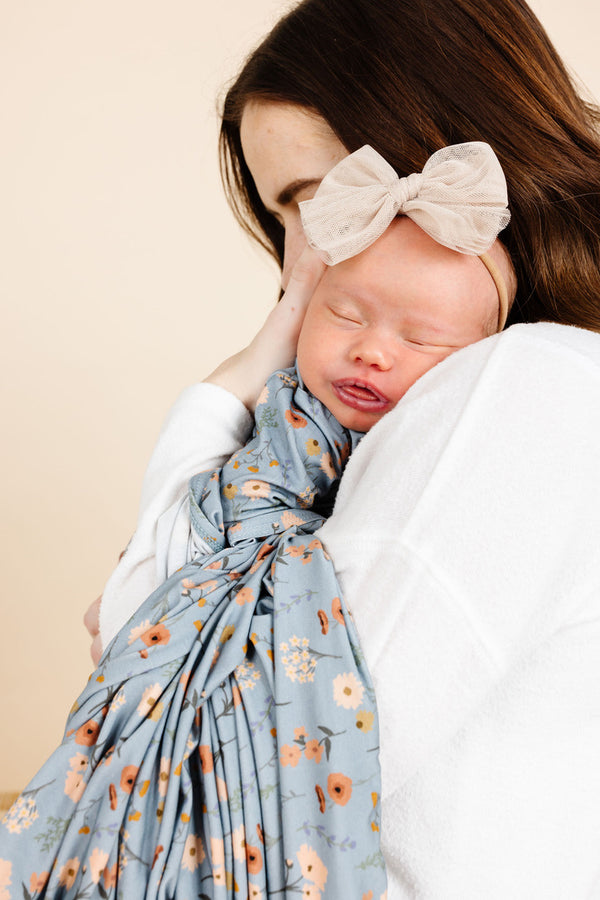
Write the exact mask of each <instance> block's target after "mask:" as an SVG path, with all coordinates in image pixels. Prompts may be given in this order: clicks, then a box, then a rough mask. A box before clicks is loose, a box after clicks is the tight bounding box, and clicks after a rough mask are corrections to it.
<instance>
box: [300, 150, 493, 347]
mask: <svg viewBox="0 0 600 900" xmlns="http://www.w3.org/2000/svg"><path fill="white" fill-rule="evenodd" d="M507 205H508V195H507V189H506V179H505V177H504V172H503V171H502V167H501V165H500V163H499V161H498V158H497V156H496V154H495V153H494V151H493V150H492V148H491V147H490V146H489V144H485V143H483V142H481V141H472V142H469V143H465V144H453V145H452V146H449V147H444V148H442V149H441V150H438V151H437V152H436V153H434V154H433V156H431V157H430V158H429V159H428V160H427V162H426V163H425V166H424V168H423V171H422V172H421V173H413V174H412V175H408V176H407V177H405V178H400V177H399V176H398V175H397V173H396V171H395V170H394V169H393V168H392V167H391V166H390V165H389V163H387V162H386V160H385V159H384V158H383V157H382V156H381V155H380V154H379V153H378V152H377V151H376V150H374V149H373V147H370V146H369V145H368V144H367V145H365V146H364V147H361V148H360V150H356V151H355V152H354V153H351V154H350V155H349V156H346V157H344V159H342V160H341V162H339V163H338V164H337V165H336V166H334V168H333V169H331V171H329V172H328V173H327V175H326V176H325V178H324V179H323V181H322V182H321V184H320V185H319V188H318V190H317V192H316V194H315V196H314V197H313V199H312V200H305V201H303V202H302V203H300V214H301V217H302V224H303V227H304V232H305V234H306V237H307V240H308V243H309V244H310V246H311V247H314V248H315V249H316V250H317V251H318V253H319V255H320V256H321V258H322V259H323V261H324V262H326V263H327V264H328V265H335V264H336V263H339V262H342V261H343V260H345V259H349V258H350V257H351V256H355V255H356V254H357V253H360V252H361V251H362V250H365V249H366V248H367V247H369V246H370V245H371V244H372V243H373V242H374V241H376V240H377V238H378V237H380V236H381V235H382V234H383V232H384V231H385V230H386V228H387V227H388V226H389V225H390V223H391V222H392V220H393V219H394V217H395V216H397V215H398V214H402V215H405V216H409V218H411V219H412V220H413V221H414V222H415V223H416V224H417V225H418V226H419V227H420V228H422V229H423V231H426V232H427V234H429V235H430V237H432V238H433V239H434V240H435V241H437V242H438V243H439V244H443V245H444V246H445V247H449V248H450V249H451V250H456V251H458V252H459V253H466V254H470V255H473V256H479V257H480V258H481V260H482V262H483V263H484V265H485V266H486V267H487V268H488V270H489V272H490V274H491V276H492V278H493V279H494V282H495V283H496V287H497V290H498V296H499V298H500V316H499V330H501V329H502V328H503V327H504V323H505V322H506V316H507V314H508V294H507V290H506V284H505V282H504V279H503V277H502V275H501V273H500V271H499V269H498V267H497V266H496V264H495V263H494V262H493V260H492V259H490V257H489V256H487V255H486V252H485V251H486V250H489V248H490V247H491V246H492V244H493V243H494V241H495V240H496V238H497V236H498V234H499V233H500V232H501V231H502V229H503V228H506V226H507V225H508V223H509V221H510V213H509V211H508V209H507Z"/></svg>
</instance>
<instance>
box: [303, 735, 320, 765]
mask: <svg viewBox="0 0 600 900" xmlns="http://www.w3.org/2000/svg"><path fill="white" fill-rule="evenodd" d="M304 755H305V757H306V758H307V759H314V761H315V762H316V763H320V762H321V757H322V756H323V747H322V746H321V745H320V744H319V742H318V740H317V739H316V738H313V740H312V741H307V742H306V746H305V748H304Z"/></svg>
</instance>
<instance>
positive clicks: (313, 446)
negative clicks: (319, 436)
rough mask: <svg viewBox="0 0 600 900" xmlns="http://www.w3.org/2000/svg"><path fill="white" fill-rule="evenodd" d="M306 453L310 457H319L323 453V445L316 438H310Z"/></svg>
mask: <svg viewBox="0 0 600 900" xmlns="http://www.w3.org/2000/svg"><path fill="white" fill-rule="evenodd" d="M306 452H307V453H308V455H309V456H318V455H319V453H320V452H321V445H320V444H319V442H318V441H317V440H316V438H309V439H308V440H307V442H306Z"/></svg>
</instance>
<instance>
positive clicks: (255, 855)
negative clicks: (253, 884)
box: [246, 844, 263, 875]
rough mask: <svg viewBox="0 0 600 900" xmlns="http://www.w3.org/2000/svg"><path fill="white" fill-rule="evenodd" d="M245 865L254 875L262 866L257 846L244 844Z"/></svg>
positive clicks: (260, 854)
mask: <svg viewBox="0 0 600 900" xmlns="http://www.w3.org/2000/svg"><path fill="white" fill-rule="evenodd" d="M246 865H247V866H248V871H249V872H250V874H251V875H256V874H258V872H260V871H261V869H262V867H263V858H262V853H261V852H260V850H259V849H258V847H252V846H251V845H250V844H246Z"/></svg>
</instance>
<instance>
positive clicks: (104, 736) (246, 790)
mask: <svg viewBox="0 0 600 900" xmlns="http://www.w3.org/2000/svg"><path fill="white" fill-rule="evenodd" d="M255 421H256V424H255V430H254V433H253V437H252V439H251V441H250V442H249V443H248V444H247V445H246V446H244V447H243V448H242V449H241V450H239V451H238V452H237V453H235V454H234V456H233V457H232V458H231V459H230V460H229V461H228V462H227V463H226V464H225V465H224V466H223V467H222V468H221V469H218V470H216V471H213V472H208V473H203V474H200V475H197V476H195V478H193V479H192V481H191V483H190V505H191V519H192V526H193V529H194V532H195V533H196V534H197V536H198V537H199V538H200V539H201V540H202V541H203V543H204V545H205V546H206V545H208V546H209V547H210V548H211V549H212V551H213V552H212V553H209V554H206V555H199V556H198V557H197V558H195V559H194V560H193V561H192V562H190V563H188V564H186V565H185V566H184V567H183V568H181V569H180V570H179V571H178V572H176V573H175V574H174V575H173V576H171V577H170V578H169V579H168V580H167V581H166V582H165V583H164V584H163V585H162V586H161V587H160V588H158V589H157V590H156V591H155V592H154V593H153V594H152V595H151V596H150V597H149V598H148V599H147V600H146V601H145V602H144V603H143V604H142V606H141V607H140V609H139V610H138V611H137V612H136V613H135V614H134V616H133V617H132V618H131V619H130V621H129V622H128V624H127V625H126V626H125V627H124V628H123V629H122V630H121V632H120V633H119V634H118V635H117V637H116V638H115V639H114V640H113V642H112V643H111V644H110V646H109V647H108V649H107V651H106V652H105V654H104V656H103V658H102V660H101V661H100V665H99V667H98V669H97V670H96V671H95V672H94V673H93V674H92V675H91V676H90V680H89V682H88V684H87V686H86V688H85V689H84V691H83V693H82V694H81V696H80V697H79V699H78V700H77V702H76V703H75V704H74V706H73V709H72V711H71V713H70V715H69V719H68V721H67V726H66V731H65V737H64V740H63V743H62V744H61V746H60V747H59V748H58V749H57V750H56V751H55V753H54V754H53V755H52V757H51V758H50V759H49V760H48V762H47V763H46V764H45V765H44V766H43V768H42V769H41V770H40V771H39V772H38V774H37V775H36V777H35V778H34V779H33V781H32V782H31V783H30V784H29V786H28V787H27V789H26V790H25V791H24V792H23V793H22V794H21V796H20V797H19V799H18V800H17V801H16V803H15V804H14V805H13V807H12V808H11V810H10V811H9V812H8V813H7V814H6V816H5V817H4V818H3V820H2V823H1V825H0V897H1V898H2V900H9V898H38V897H52V898H55V897H57V898H58V897H59V898H65V900H82V898H90V897H102V898H106V897H111V898H113V897H114V898H123V900H136V898H140V900H141V898H155V897H156V898H165V900H166V898H177V900H191V898H213V897H214V898H217V900H218V898H238V900H246V898H251V900H260V898H265V900H266V898H267V897H272V896H282V897H288V896H292V895H301V896H302V897H303V898H306V900H319V898H323V900H325V898H332V900H341V898H360V900H365V898H367V900H379V898H380V897H382V896H383V895H384V894H385V890H386V880H385V870H384V866H383V860H382V856H381V852H380V849H379V819H380V809H379V800H380V773H379V761H378V742H379V737H378V726H377V713H376V707H375V695H374V691H373V687H372V684H371V680H370V676H369V673H368V671H367V668H366V665H365V662H364V660H363V657H362V654H361V651H360V646H359V642H358V637H357V635H356V632H355V629H354V626H353V622H352V619H351V617H350V615H349V613H348V610H347V609H346V607H345V604H344V600H343V597H342V596H341V593H340V589H339V586H338V583H337V579H336V576H335V573H334V569H333V565H332V563H331V561H330V559H329V557H328V556H327V553H326V552H325V550H324V548H323V545H322V544H321V542H320V541H319V539H318V538H315V537H313V536H312V535H313V533H314V532H315V531H316V530H317V529H318V528H319V527H320V525H322V523H323V521H324V515H326V514H327V510H328V509H329V508H330V506H331V503H332V496H333V494H334V492H335V488H336V486H337V483H338V481H339V478H340V476H341V473H342V470H343V466H344V463H345V461H346V459H347V457H348V455H349V453H350V452H351V450H352V449H353V448H354V446H355V445H356V443H357V442H358V440H359V439H360V435H358V434H356V433H353V432H350V431H348V430H346V429H344V428H343V427H342V426H341V425H340V424H339V423H338V422H337V421H336V419H335V418H334V417H333V416H332V415H331V414H330V413H329V412H328V410H327V409H325V408H324V407H323V406H322V404H320V403H319V401H317V400H316V399H315V398H314V397H313V396H312V395H311V394H310V393H308V392H307V391H306V390H305V389H304V387H303V386H302V384H301V383H300V382H299V378H298V376H297V374H296V371H295V370H294V369H291V370H285V371H280V372H276V373H275V374H274V375H273V376H272V377H271V378H270V379H269V381H268V382H267V385H266V386H265V388H264V390H263V392H262V394H261V397H260V398H259V402H258V405H257V409H256V418H255Z"/></svg>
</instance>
